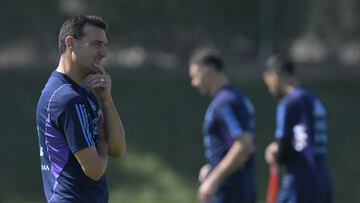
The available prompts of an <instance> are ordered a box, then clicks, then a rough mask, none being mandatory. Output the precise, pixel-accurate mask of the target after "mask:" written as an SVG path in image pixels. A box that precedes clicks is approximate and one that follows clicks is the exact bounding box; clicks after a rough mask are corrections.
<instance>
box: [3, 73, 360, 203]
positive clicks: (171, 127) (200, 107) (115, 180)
mask: <svg viewBox="0 0 360 203" xmlns="http://www.w3.org/2000/svg"><path fill="white" fill-rule="evenodd" d="M48 75H49V71H7V72H5V71H2V72H1V73H0V95H1V100H0V105H1V107H2V112H1V116H0V121H1V128H2V133H1V136H2V142H1V144H0V145H1V147H0V156H1V157H0V158H1V160H2V164H1V169H0V172H1V173H0V174H1V180H2V184H1V185H0V202H4V203H5V202H6V203H9V202H10V203H11V202H16V203H22V202H24V203H25V202H27V203H30V202H32V203H35V202H43V193H42V185H41V177H40V164H39V158H38V143H37V133H36V125H35V108H36V104H37V99H38V97H39V94H40V91H41V89H42V87H43V85H44V84H45V82H46V80H47V78H48ZM231 76H232V79H233V80H234V83H235V84H236V85H237V86H239V87H241V89H242V90H243V91H244V92H245V93H246V94H247V95H248V96H249V97H250V99H251V100H252V101H253V103H254V105H255V108H256V122H257V138H256V144H257V164H256V166H257V171H256V174H257V183H258V184H257V185H258V193H259V200H260V201H259V202H262V201H261V200H263V199H264V195H265V188H266V179H267V166H266V164H265V163H264V161H263V152H264V149H265V146H266V145H267V143H269V142H270V140H271V139H272V134H273V131H274V123H275V121H274V116H275V115H274V112H275V105H276V100H275V99H273V98H272V97H270V95H269V94H268V93H267V90H266V88H265V85H264V84H263V82H262V80H261V78H260V77H246V76H242V77H237V75H236V74H231ZM351 78H352V79H351ZM351 78H345V77H343V78H337V77H329V78H322V79H317V80H315V79H312V80H307V81H306V84H307V85H308V86H311V87H312V89H313V90H314V92H316V93H317V94H318V95H319V96H320V97H321V98H322V99H323V101H324V103H325V106H326V107H327V110H328V113H329V117H328V119H329V152H330V153H329V158H328V161H329V166H330V168H331V171H332V174H333V177H334V181H335V191H336V192H335V199H336V201H335V202H350V203H351V202H356V200H359V199H360V193H358V192H357V191H360V183H359V181H358V180H357V179H358V178H357V177H358V176H359V173H360V163H359V162H357V160H358V158H357V156H358V155H359V154H360V148H359V147H357V143H359V142H360V136H359V135H360V126H359V124H358V123H359V119H358V115H359V114H360V110H359V107H358V105H359V104H360V91H359V87H360V80H358V79H357V78H358V77H351ZM113 94H114V100H115V102H116V105H117V107H118V110H119V112H120V115H121V117H122V120H123V122H124V125H125V129H126V132H127V142H128V154H127V156H126V158H125V159H124V160H114V159H112V160H111V161H110V165H109V169H108V171H107V175H108V177H109V185H110V189H111V191H110V202H111V203H118V202H124V203H155V202H156V203H159V202H160V203H192V202H197V200H196V190H197V187H198V182H197V173H198V169H199V168H200V166H201V165H202V164H203V163H204V157H203V147H202V135H201V123H202V117H203V114H204V111H205V109H206V106H207V103H208V102H209V98H204V97H201V96H200V95H199V94H198V92H196V90H194V89H192V88H191V87H190V81H189V78H188V77H187V76H186V74H184V73H179V72H176V73H175V72H166V71H150V70H147V71H113Z"/></svg>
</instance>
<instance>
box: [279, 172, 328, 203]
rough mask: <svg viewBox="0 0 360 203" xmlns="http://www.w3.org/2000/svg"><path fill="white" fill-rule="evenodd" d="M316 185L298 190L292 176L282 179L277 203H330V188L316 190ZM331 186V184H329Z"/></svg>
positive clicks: (309, 185)
mask: <svg viewBox="0 0 360 203" xmlns="http://www.w3.org/2000/svg"><path fill="white" fill-rule="evenodd" d="M315 185H316V183H314V184H308V185H306V186H302V188H298V187H297V185H296V183H295V179H294V177H293V176H292V175H284V176H283V177H282V183H281V188H280V191H279V193H278V197H277V201H276V202H277V203H331V202H332V201H331V199H332V198H331V197H332V191H331V188H324V187H322V188H316V186H315ZM330 185H331V184H330Z"/></svg>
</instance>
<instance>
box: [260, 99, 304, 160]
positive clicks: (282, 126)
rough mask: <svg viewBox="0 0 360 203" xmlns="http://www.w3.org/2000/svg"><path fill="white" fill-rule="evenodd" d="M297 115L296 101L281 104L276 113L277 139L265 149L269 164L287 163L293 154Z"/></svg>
mask: <svg viewBox="0 0 360 203" xmlns="http://www.w3.org/2000/svg"><path fill="white" fill-rule="evenodd" d="M297 117H298V107H297V105H296V104H295V103H290V104H279V106H278V108H277V113H276V123H277V127H276V132H275V138H276V140H275V141H273V142H272V143H270V144H269V146H268V147H267V148H266V150H265V160H266V162H267V163H268V164H273V163H278V164H286V163H287V162H288V160H289V159H290V157H291V156H292V140H293V136H292V134H293V127H294V125H295V121H296V120H297V119H296V118H297Z"/></svg>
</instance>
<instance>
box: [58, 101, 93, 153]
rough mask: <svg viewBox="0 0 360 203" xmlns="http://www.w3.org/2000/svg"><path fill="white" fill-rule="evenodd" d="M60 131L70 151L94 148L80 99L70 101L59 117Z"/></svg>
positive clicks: (88, 117) (86, 113) (86, 116)
mask: <svg viewBox="0 0 360 203" xmlns="http://www.w3.org/2000/svg"><path fill="white" fill-rule="evenodd" d="M59 119H60V122H59V123H62V129H63V132H64V135H65V137H66V140H67V142H68V145H69V147H70V149H71V151H72V152H73V153H74V152H76V151H78V150H80V149H83V148H87V147H91V146H95V143H94V141H93V139H92V136H91V133H90V132H91V131H90V127H89V124H90V121H91V119H90V116H89V112H88V111H87V109H86V105H85V104H84V102H83V101H82V100H81V97H77V98H74V99H72V100H71V101H69V102H68V104H67V105H66V107H65V109H64V111H63V113H62V115H61V116H60V118H59Z"/></svg>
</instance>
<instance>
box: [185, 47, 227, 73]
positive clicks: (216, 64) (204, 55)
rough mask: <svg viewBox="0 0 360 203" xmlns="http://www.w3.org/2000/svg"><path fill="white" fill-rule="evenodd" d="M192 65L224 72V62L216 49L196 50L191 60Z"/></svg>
mask: <svg viewBox="0 0 360 203" xmlns="http://www.w3.org/2000/svg"><path fill="white" fill-rule="evenodd" d="M191 64H197V65H199V66H206V67H210V68H213V69H214V70H216V71H218V72H222V71H224V63H223V60H222V58H221V56H220V55H219V53H218V52H217V51H215V50H214V49H200V50H196V51H195V52H194V54H193V55H192V57H191V59H190V65H191Z"/></svg>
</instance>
